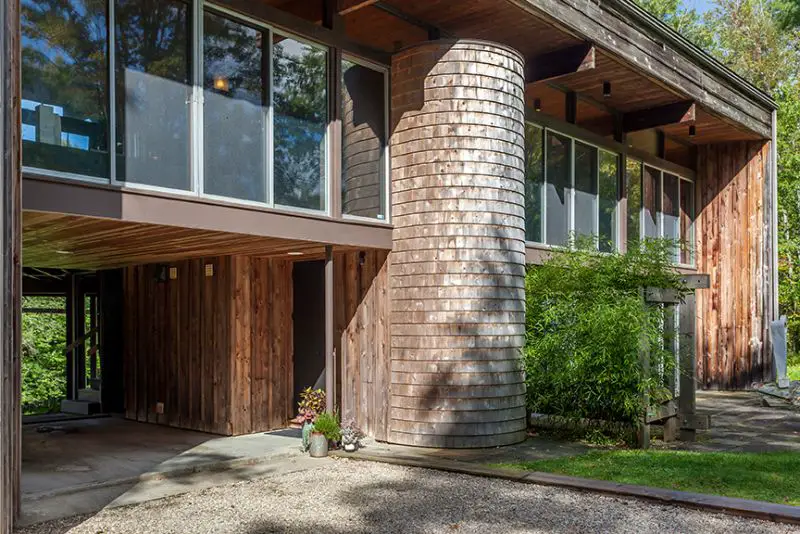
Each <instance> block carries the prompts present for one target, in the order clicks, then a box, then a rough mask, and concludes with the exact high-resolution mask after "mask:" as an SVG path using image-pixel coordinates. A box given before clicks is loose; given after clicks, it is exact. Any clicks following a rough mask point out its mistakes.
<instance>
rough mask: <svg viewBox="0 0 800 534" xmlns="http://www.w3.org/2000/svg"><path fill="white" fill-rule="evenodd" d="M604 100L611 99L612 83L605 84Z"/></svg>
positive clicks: (606, 82)
mask: <svg viewBox="0 0 800 534" xmlns="http://www.w3.org/2000/svg"><path fill="white" fill-rule="evenodd" d="M603 98H611V82H609V81H605V82H603Z"/></svg>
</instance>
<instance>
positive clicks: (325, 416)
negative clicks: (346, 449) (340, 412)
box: [314, 412, 342, 441]
mask: <svg viewBox="0 0 800 534" xmlns="http://www.w3.org/2000/svg"><path fill="white" fill-rule="evenodd" d="M314 432H318V433H320V434H323V435H324V436H325V437H326V438H328V441H339V440H340V439H341V438H342V427H341V426H339V417H338V416H337V415H336V414H332V413H330V412H322V413H321V414H319V415H318V416H317V419H316V420H315V421H314Z"/></svg>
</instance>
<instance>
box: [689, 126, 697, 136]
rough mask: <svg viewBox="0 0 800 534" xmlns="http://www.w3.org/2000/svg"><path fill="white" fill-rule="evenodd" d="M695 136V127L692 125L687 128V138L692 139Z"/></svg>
mask: <svg viewBox="0 0 800 534" xmlns="http://www.w3.org/2000/svg"><path fill="white" fill-rule="evenodd" d="M696 135H697V126H695V125H694V124H692V125H691V126H689V137H694V136H696Z"/></svg>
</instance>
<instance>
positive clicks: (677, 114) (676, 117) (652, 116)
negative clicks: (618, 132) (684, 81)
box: [622, 100, 697, 133]
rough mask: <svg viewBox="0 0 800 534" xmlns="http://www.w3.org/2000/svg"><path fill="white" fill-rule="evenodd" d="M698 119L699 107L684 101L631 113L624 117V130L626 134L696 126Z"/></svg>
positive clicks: (691, 101) (690, 101)
mask: <svg viewBox="0 0 800 534" xmlns="http://www.w3.org/2000/svg"><path fill="white" fill-rule="evenodd" d="M696 118H697V105H696V104H695V102H694V101H693V100H683V101H681V102H675V103H673V104H666V105H664V106H658V107H654V108H649V109H641V110H639V111H631V112H628V113H625V114H624V115H623V116H622V129H623V131H625V133H630V132H638V131H640V130H649V129H650V128H661V127H663V126H670V125H673V124H686V125H689V124H694V121H695V119H696Z"/></svg>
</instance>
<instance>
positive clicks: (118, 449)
mask: <svg viewBox="0 0 800 534" xmlns="http://www.w3.org/2000/svg"><path fill="white" fill-rule="evenodd" d="M300 443H301V439H300V434H299V431H293V430H283V431H276V432H270V433H259V434H252V435H248V436H239V437H220V436H214V435H211V434H204V433H201V432H192V431H186V430H178V429H173V428H167V427H162V426H157V425H149V424H144V423H136V422H132V421H126V420H123V419H119V418H106V419H86V420H82V421H67V422H63V423H58V424H48V425H31V426H26V427H24V428H23V465H22V491H23V496H22V512H23V517H22V524H23V525H25V524H31V523H35V522H39V521H46V520H51V519H57V518H61V517H69V516H71V515H76V514H86V513H91V512H95V511H97V510H100V509H101V508H104V507H107V506H111V507H113V506H121V505H127V504H134V503H139V502H144V501H147V500H151V499H158V498H162V497H166V496H169V495H175V494H178V493H184V492H187V491H193V490H197V489H202V488H206V487H209V486H213V485H217V484H227V483H230V482H235V481H241V480H249V479H251V478H253V477H259V476H265V475H267V474H270V473H283V472H291V471H292V470H296V469H303V468H306V467H308V466H309V465H311V464H312V463H313V462H311V463H310V462H309V461H310V459H309V458H308V456H307V455H304V454H303V453H301V452H300Z"/></svg>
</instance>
